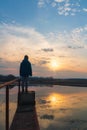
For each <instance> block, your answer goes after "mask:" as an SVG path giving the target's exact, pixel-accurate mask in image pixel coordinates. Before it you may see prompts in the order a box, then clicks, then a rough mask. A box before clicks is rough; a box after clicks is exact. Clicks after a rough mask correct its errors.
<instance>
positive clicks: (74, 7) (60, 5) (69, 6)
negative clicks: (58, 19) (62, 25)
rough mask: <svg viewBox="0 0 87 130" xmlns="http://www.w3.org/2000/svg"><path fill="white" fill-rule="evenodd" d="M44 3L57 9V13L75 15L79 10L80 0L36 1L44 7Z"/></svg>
mask: <svg viewBox="0 0 87 130" xmlns="http://www.w3.org/2000/svg"><path fill="white" fill-rule="evenodd" d="M45 5H50V6H52V7H53V8H54V7H55V8H56V9H57V11H58V15H64V16H68V15H72V16H74V15H76V13H78V12H80V11H81V9H80V1H71V0H53V1H49V0H39V1H38V6H39V7H44V6H45ZM83 10H84V9H83ZM84 11H86V10H84Z"/></svg>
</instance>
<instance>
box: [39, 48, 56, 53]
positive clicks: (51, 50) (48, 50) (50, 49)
mask: <svg viewBox="0 0 87 130" xmlns="http://www.w3.org/2000/svg"><path fill="white" fill-rule="evenodd" d="M41 50H42V51H44V52H53V51H54V50H53V49H52V48H44V49H41Z"/></svg>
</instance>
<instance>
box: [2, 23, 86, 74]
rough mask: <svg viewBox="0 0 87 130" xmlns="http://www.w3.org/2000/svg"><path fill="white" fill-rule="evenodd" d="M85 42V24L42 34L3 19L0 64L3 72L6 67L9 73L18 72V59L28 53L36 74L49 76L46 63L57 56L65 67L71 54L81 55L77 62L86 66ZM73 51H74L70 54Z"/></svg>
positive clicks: (74, 55) (69, 60)
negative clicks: (4, 21) (69, 29)
mask: <svg viewBox="0 0 87 130" xmlns="http://www.w3.org/2000/svg"><path fill="white" fill-rule="evenodd" d="M86 43H87V25H85V26H84V27H78V28H75V29H73V30H71V31H67V30H64V31H62V32H49V33H48V34H47V35H46V34H45V36H44V35H43V34H41V33H40V32H38V31H37V30H36V29H35V28H30V27H24V26H20V25H12V24H4V23H3V24H0V46H1V48H0V66H1V67H3V66H5V67H6V68H3V69H4V73H5V72H6V69H7V71H9V72H10V73H11V72H16V73H18V67H19V63H20V62H21V60H23V57H24V55H25V54H27V55H29V57H30V61H31V63H32V65H33V68H34V74H35V75H41V76H43V75H49V76H50V75H51V74H52V73H51V70H48V66H47V65H48V64H49V63H50V62H51V60H53V59H56V60H58V62H59V63H60V64H61V66H62V65H63V66H64V67H65V66H68V65H69V64H70V63H71V59H72V58H73V59H74V61H76V59H77V58H80V60H79V64H81V66H82V67H83V68H84V70H85V68H86V61H85V58H86V57H87V44H86ZM66 49H67V50H66ZM74 50H75V51H74ZM72 51H73V52H74V53H73V55H72ZM65 61H67V62H65ZM65 63H66V65H65ZM74 63H75V65H72V68H73V67H74V68H75V66H77V64H76V62H74ZM81 66H80V67H81ZM78 68H79V67H78ZM16 69H17V70H16ZM15 70H16V71H15ZM2 71H3V70H2V69H0V73H1V72H2ZM9 72H8V73H9Z"/></svg>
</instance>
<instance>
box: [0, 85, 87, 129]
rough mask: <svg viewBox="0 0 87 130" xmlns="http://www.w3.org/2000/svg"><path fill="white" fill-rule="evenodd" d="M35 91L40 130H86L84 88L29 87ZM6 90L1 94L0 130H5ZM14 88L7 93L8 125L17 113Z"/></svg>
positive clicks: (86, 105) (86, 89) (86, 91)
mask: <svg viewBox="0 0 87 130" xmlns="http://www.w3.org/2000/svg"><path fill="white" fill-rule="evenodd" d="M29 90H35V91H36V109H37V115H38V120H39V124H40V130H87V88H82V87H70V86H53V87H46V86H43V87H40V86H38V87H31V88H29ZM4 94H5V90H1V91H0V130H5V123H4V122H5V104H4V102H5V96H4ZM16 97H17V88H16V87H15V88H14V89H12V90H10V123H11V121H12V118H13V115H14V113H15V110H16Z"/></svg>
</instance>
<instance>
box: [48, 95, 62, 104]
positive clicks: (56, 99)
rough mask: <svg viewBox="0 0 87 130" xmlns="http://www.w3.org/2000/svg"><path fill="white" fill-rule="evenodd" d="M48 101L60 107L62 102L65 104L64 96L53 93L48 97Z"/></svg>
mask: <svg viewBox="0 0 87 130" xmlns="http://www.w3.org/2000/svg"><path fill="white" fill-rule="evenodd" d="M47 100H49V101H50V104H51V105H57V104H58V105H59V104H60V102H63V100H64V99H63V96H62V95H61V94H57V93H51V94H50V95H49V96H48V97H47Z"/></svg>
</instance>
